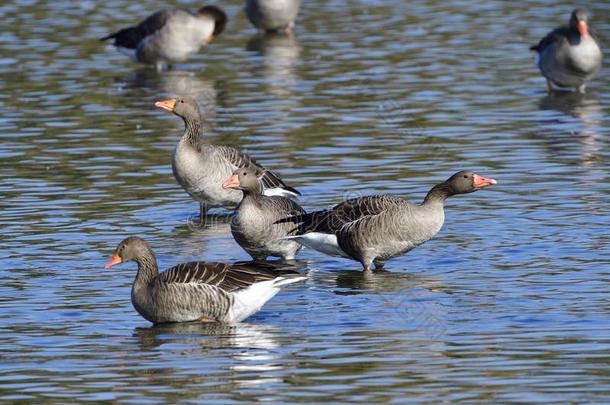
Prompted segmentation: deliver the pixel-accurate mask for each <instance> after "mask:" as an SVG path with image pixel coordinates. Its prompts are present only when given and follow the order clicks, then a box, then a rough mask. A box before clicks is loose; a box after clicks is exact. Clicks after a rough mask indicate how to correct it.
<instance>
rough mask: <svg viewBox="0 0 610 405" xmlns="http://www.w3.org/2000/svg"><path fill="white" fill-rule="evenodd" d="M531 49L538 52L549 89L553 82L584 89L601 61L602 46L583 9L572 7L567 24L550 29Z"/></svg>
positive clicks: (539, 66)
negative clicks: (591, 30)
mask: <svg viewBox="0 0 610 405" xmlns="http://www.w3.org/2000/svg"><path fill="white" fill-rule="evenodd" d="M530 49H531V50H533V51H536V52H537V65H538V68H539V69H540V72H541V73H542V74H543V76H544V77H545V78H546V79H547V84H548V88H549V90H552V89H553V85H554V86H557V87H560V88H561V87H564V88H577V89H578V90H579V91H580V92H584V89H585V83H586V82H587V81H589V80H590V79H591V78H593V76H595V74H596V73H597V71H598V70H599V69H600V68H601V64H602V52H601V49H600V47H599V44H598V43H597V40H596V39H595V36H594V35H593V33H592V32H590V29H589V27H588V25H587V14H586V12H585V11H584V10H582V9H575V10H574V11H572V15H571V17H570V24H569V26H567V27H561V28H557V29H555V30H553V31H552V32H550V33H549V34H548V35H546V36H545V37H544V38H542V39H541V40H540V42H539V43H538V45H535V46H532V47H531V48H530Z"/></svg>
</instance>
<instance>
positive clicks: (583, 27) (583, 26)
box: [578, 21, 589, 38]
mask: <svg viewBox="0 0 610 405" xmlns="http://www.w3.org/2000/svg"><path fill="white" fill-rule="evenodd" d="M578 32H580V36H581V37H583V38H586V37H587V35H589V28H588V27H587V22H586V21H579V22H578Z"/></svg>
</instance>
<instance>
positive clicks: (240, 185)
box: [222, 167, 305, 261]
mask: <svg viewBox="0 0 610 405" xmlns="http://www.w3.org/2000/svg"><path fill="white" fill-rule="evenodd" d="M222 186H223V187H224V188H230V189H234V190H241V191H242V192H243V199H242V200H241V202H240V203H239V205H238V206H237V208H236V209H235V215H234V216H233V220H232V221H231V233H232V234H233V237H234V238H235V241H236V242H237V244H239V246H241V247H242V248H243V249H244V250H245V251H246V252H248V254H249V255H250V256H252V258H253V259H254V260H257V261H262V260H265V259H267V256H277V257H281V258H282V259H284V260H292V259H294V256H295V255H296V254H297V253H298V252H299V250H301V248H302V246H301V244H299V243H297V242H295V241H292V240H285V239H283V237H284V236H287V235H289V232H290V230H291V229H293V228H294V226H293V225H292V224H289V223H277V221H279V220H280V219H282V218H286V217H289V216H293V215H302V214H305V210H303V208H301V207H300V206H299V204H297V203H296V202H294V201H292V200H291V199H289V198H286V197H281V196H264V195H262V191H263V188H262V186H261V184H260V182H259V180H258V179H257V177H256V172H255V170H254V168H252V167H247V168H243V169H237V170H235V171H234V172H233V175H232V176H231V177H230V178H229V179H227V181H225V182H224V184H223V185H222Z"/></svg>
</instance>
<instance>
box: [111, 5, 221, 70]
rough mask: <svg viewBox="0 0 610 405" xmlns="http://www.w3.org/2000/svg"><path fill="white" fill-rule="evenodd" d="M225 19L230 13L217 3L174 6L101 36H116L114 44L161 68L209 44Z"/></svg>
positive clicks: (139, 60) (182, 59)
mask: <svg viewBox="0 0 610 405" xmlns="http://www.w3.org/2000/svg"><path fill="white" fill-rule="evenodd" d="M226 23H227V15H226V14H225V13H224V11H222V10H221V9H220V8H218V7H216V6H205V7H202V8H200V9H199V10H198V11H197V12H195V13H191V12H190V11H187V10H183V9H180V8H171V9H164V10H161V11H157V12H156V13H154V14H152V15H151V16H149V17H148V18H146V19H145V20H144V21H142V22H141V23H140V24H138V25H136V26H133V27H128V28H124V29H122V30H119V31H117V32H115V33H113V34H110V35H108V36H105V37H104V38H101V40H102V41H106V40H108V39H114V45H115V46H116V47H117V48H118V49H120V50H121V51H123V52H124V53H126V54H128V55H130V56H132V57H133V58H135V59H136V60H137V61H138V62H141V63H144V64H147V65H155V66H156V68H157V70H162V69H163V66H164V65H169V64H172V63H177V62H184V61H185V60H187V59H188V58H189V57H190V56H191V55H192V54H194V53H195V52H198V51H199V50H200V49H201V48H202V47H204V46H206V45H208V44H209V43H210V42H211V41H212V40H213V39H214V38H215V37H217V36H218V35H220V33H221V32H222V31H223V30H224V28H225V25H226Z"/></svg>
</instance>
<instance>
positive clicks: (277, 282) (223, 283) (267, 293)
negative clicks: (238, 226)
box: [104, 237, 306, 324]
mask: <svg viewBox="0 0 610 405" xmlns="http://www.w3.org/2000/svg"><path fill="white" fill-rule="evenodd" d="M131 260H133V261H135V262H136V263H137V264H138V273H137V274H136V278H135V281H134V283H133V286H132V288H131V302H132V304H133V306H134V308H135V309H136V311H138V313H139V314H140V315H142V317H144V318H145V319H146V320H148V321H150V322H152V323H155V324H158V323H167V322H190V321H200V322H223V323H236V322H240V321H242V320H244V319H246V318H247V317H249V316H250V315H252V314H253V313H255V312H256V311H258V310H259V309H260V308H261V307H262V306H263V305H264V304H265V302H267V301H269V300H270V299H271V298H272V297H273V296H274V295H275V294H277V293H278V292H279V291H280V288H281V287H282V286H284V285H288V284H292V283H295V282H297V281H300V280H304V279H305V278H306V277H303V276H299V275H278V274H277V273H274V272H272V271H270V270H266V269H264V268H256V267H251V266H250V267H249V266H246V265H238V264H234V265H231V264H224V263H207V262H189V263H182V264H179V265H177V266H175V267H172V268H170V269H168V270H166V271H164V272H163V273H159V269H158V267H157V259H156V258H155V254H154V253H153V251H152V249H151V248H150V246H148V244H147V243H146V242H145V241H144V240H142V239H140V238H138V237H129V238H127V239H125V240H123V241H122V242H121V243H120V244H119V246H118V247H117V248H116V250H115V252H114V254H113V255H112V257H111V258H110V260H108V262H107V263H106V265H105V266H104V268H106V269H108V268H110V267H112V266H114V265H116V264H119V263H125V262H128V261H131Z"/></svg>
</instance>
